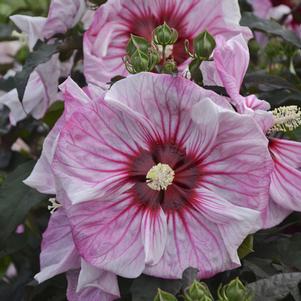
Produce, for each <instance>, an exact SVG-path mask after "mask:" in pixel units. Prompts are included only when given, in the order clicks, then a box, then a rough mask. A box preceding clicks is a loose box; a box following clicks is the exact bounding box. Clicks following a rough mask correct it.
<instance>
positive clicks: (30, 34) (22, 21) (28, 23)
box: [10, 15, 46, 49]
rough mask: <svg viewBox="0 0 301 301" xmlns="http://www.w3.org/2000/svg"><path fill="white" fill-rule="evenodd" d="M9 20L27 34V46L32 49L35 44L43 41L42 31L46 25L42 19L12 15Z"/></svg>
mask: <svg viewBox="0 0 301 301" xmlns="http://www.w3.org/2000/svg"><path fill="white" fill-rule="evenodd" d="M10 19H11V20H12V21H13V22H14V23H15V24H16V26H17V27H18V28H19V29H20V30H22V32H24V33H26V34H27V38H28V46H29V48H30V49H33V47H34V45H35V44H36V42H37V41H38V40H39V39H40V40H44V36H43V34H42V30H43V28H44V26H45V23H46V18H44V17H31V16H26V15H14V16H10Z"/></svg>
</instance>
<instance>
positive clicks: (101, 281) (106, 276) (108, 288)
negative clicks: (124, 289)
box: [76, 260, 120, 298]
mask: <svg viewBox="0 0 301 301" xmlns="http://www.w3.org/2000/svg"><path fill="white" fill-rule="evenodd" d="M89 287H93V288H98V289H100V290H101V291H103V292H106V293H108V294H111V295H112V296H116V298H117V297H120V293H119V287H118V283H117V276H116V275H115V274H113V273H111V272H107V271H104V270H100V269H98V268H96V267H94V266H92V265H90V264H89V263H87V262H85V261H84V260H81V269H80V273H79V277H78V284H77V289H76V292H77V293H79V292H81V291H82V290H83V289H85V288H89Z"/></svg>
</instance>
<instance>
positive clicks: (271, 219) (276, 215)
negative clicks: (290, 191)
mask: <svg viewBox="0 0 301 301" xmlns="http://www.w3.org/2000/svg"><path fill="white" fill-rule="evenodd" d="M292 212H293V211H292V210H289V209H285V208H283V207H282V206H279V205H278V204H276V203H275V202H274V201H273V200H272V199H271V200H270V201H269V204H268V206H267V207H266V209H265V210H263V212H262V215H261V218H262V221H263V225H262V228H263V229H268V228H272V227H274V226H277V225H279V224H280V223H281V222H282V221H283V220H284V219H285V218H286V217H287V216H289V215H290V214H291V213H292Z"/></svg>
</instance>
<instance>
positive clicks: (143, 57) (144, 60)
mask: <svg viewBox="0 0 301 301" xmlns="http://www.w3.org/2000/svg"><path fill="white" fill-rule="evenodd" d="M129 63H130V65H131V67H132V72H131V73H139V72H143V71H149V70H148V64H149V58H148V54H147V53H144V52H143V51H140V50H136V51H135V52H134V53H133V54H132V55H131V56H130V58H129Z"/></svg>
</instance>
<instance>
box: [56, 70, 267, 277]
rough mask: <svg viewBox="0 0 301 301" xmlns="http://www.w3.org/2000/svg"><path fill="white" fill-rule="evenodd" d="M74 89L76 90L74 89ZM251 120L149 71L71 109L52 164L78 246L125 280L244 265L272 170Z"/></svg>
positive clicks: (87, 259)
mask: <svg viewBox="0 0 301 301" xmlns="http://www.w3.org/2000/svg"><path fill="white" fill-rule="evenodd" d="M71 95H72V94H71ZM267 142H268V141H267V139H266V137H265V136H264V135H263V133H262V131H261V130H260V129H259V127H258V126H257V124H256V123H255V122H254V121H253V119H252V118H251V117H249V116H242V115H240V114H238V113H235V112H234V111H233V110H231V109H230V108H229V105H228V104H227V101H225V100H224V98H222V97H220V96H218V95H216V94H215V93H213V92H211V91H207V90H204V89H202V88H200V87H198V86H196V85H195V84H193V83H191V82H190V81H187V80H185V79H183V78H181V77H172V76H165V75H156V74H151V73H142V74H139V75H136V76H131V77H129V78H128V79H124V80H122V81H119V82H118V83H116V84H115V85H114V86H113V87H112V88H111V90H110V91H109V92H107V94H106V96H105V100H104V101H102V102H101V103H96V102H93V103H91V104H90V105H88V106H85V107H83V108H81V110H78V111H75V112H74V113H73V114H72V115H71V116H70V118H69V119H68V121H67V122H66V123H65V124H64V125H63V127H62V128H61V130H60V135H59V137H58V141H57V147H56V150H55V154H54V159H53V161H52V164H51V165H52V170H53V172H54V177H55V180H56V183H57V184H58V185H59V187H60V190H61V191H63V193H64V194H65V196H66V198H67V199H70V201H71V202H72V203H73V205H72V206H70V207H68V209H67V216H68V218H69V220H70V223H71V227H72V233H73V239H74V243H75V246H76V249H77V251H78V252H79V254H80V256H81V257H82V258H83V260H85V262H87V263H89V264H90V265H92V266H94V267H97V268H98V269H103V270H107V271H111V272H113V273H116V274H118V275H121V276H124V277H129V278H131V277H137V276H138V275H140V274H141V273H142V272H144V273H146V274H149V275H154V276H158V277H165V278H180V277H181V275H182V272H183V271H184V269H185V268H187V267H190V266H192V267H196V268H198V269H199V270H200V273H199V275H200V277H210V276H212V275H214V274H216V273H218V272H220V271H223V270H227V269H231V268H234V267H236V266H238V265H239V258H238V256H237V248H238V247H239V245H240V244H241V242H242V241H243V239H244V238H245V237H246V235H248V234H249V233H252V232H254V231H256V230H257V229H258V228H259V227H260V226H261V225H260V222H259V220H258V218H259V213H260V211H261V210H262V209H263V208H265V207H266V204H267V201H268V189H269V183H270V171H271V169H272V164H271V162H272V161H271V158H270V155H269V152H268V148H267Z"/></svg>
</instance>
